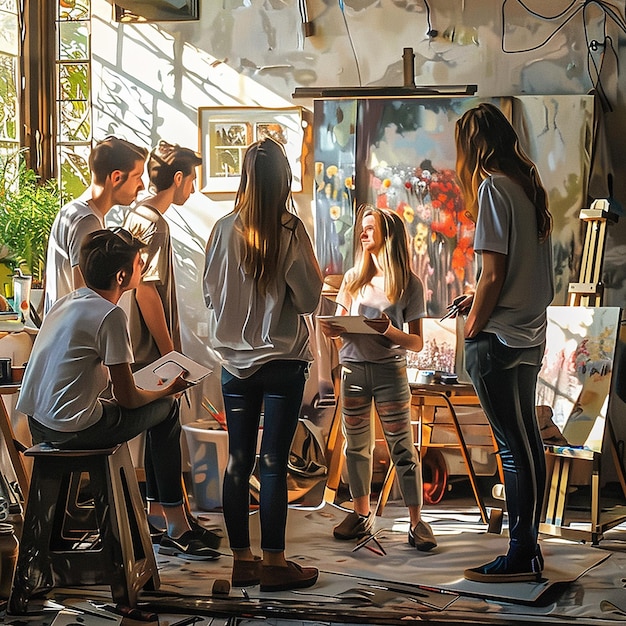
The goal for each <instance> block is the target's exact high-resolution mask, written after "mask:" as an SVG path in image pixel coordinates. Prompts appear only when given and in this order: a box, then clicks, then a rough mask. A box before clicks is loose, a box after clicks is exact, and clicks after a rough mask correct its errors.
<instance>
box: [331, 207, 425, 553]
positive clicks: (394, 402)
mask: <svg viewBox="0 0 626 626" xmlns="http://www.w3.org/2000/svg"><path fill="white" fill-rule="evenodd" d="M357 224H359V225H360V226H359V227H360V241H361V247H360V249H359V251H358V253H357V258H356V264H355V266H354V267H353V268H352V269H351V270H349V271H348V272H346V275H345V276H344V279H343V282H342V284H341V287H340V289H339V293H338V295H337V303H338V312H337V314H338V315H339V314H349V315H359V314H360V315H364V316H365V317H366V318H370V319H369V320H368V321H367V324H368V325H369V326H370V327H371V328H372V329H373V330H375V331H376V333H375V334H366V333H348V332H346V330H345V328H344V327H343V326H340V325H338V324H333V323H329V322H324V321H321V322H320V323H321V325H322V326H321V328H322V332H324V334H326V335H327V336H330V337H340V338H341V343H342V345H341V348H340V350H339V360H340V362H341V366H342V367H341V399H342V403H343V414H342V419H343V430H344V434H345V437H346V466H347V470H348V479H349V485H350V493H351V495H352V500H353V504H354V511H353V512H352V513H349V514H348V516H347V517H346V518H345V519H344V520H343V521H342V522H341V523H340V524H339V525H338V526H336V527H335V528H334V530H333V534H334V536H335V538H337V539H341V540H350V539H358V538H361V537H365V536H367V535H368V534H370V533H371V531H372V528H373V524H374V518H373V514H372V512H371V511H370V492H371V481H372V452H373V449H372V437H371V432H370V429H371V423H370V409H371V405H372V401H373V402H374V404H375V407H376V410H377V413H378V416H379V418H380V420H381V424H382V428H383V432H384V435H385V439H386V441H387V445H388V447H389V452H390V455H391V459H392V461H393V463H394V465H395V467H396V470H397V476H398V480H399V484H400V489H401V491H402V495H403V498H404V502H405V504H406V505H407V507H408V510H409V517H410V528H409V534H408V540H409V543H410V544H411V546H413V547H415V548H417V549H418V550H420V551H428V550H431V549H432V548H434V547H435V546H436V545H437V541H436V540H435V537H434V535H433V533H432V529H431V528H430V526H429V525H428V524H427V523H426V522H424V521H423V520H422V519H421V508H422V502H423V495H422V477H421V467H420V463H419V459H418V456H417V452H416V450H415V446H414V444H413V435H412V431H411V411H410V403H411V393H410V390H409V384H408V379H407V374H406V350H414V351H419V350H421V349H422V346H423V340H422V322H421V318H422V317H424V315H425V309H424V288H423V286H422V283H421V281H420V280H419V278H417V276H415V275H414V274H413V273H412V272H411V270H410V257H409V250H408V243H407V233H406V230H405V228H404V224H403V222H402V220H401V218H400V216H399V215H397V214H396V213H393V212H391V211H386V210H384V209H375V208H373V207H370V206H364V207H362V208H361V211H360V216H359V218H358V220H357ZM404 324H408V332H405V331H404V330H403V327H404Z"/></svg>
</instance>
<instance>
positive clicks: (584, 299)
mask: <svg viewBox="0 0 626 626" xmlns="http://www.w3.org/2000/svg"><path fill="white" fill-rule="evenodd" d="M578 217H579V219H580V220H581V221H583V222H585V223H586V224H587V229H586V231H585V242H584V244H583V252H582V261H581V265H580V275H579V282H577V283H570V284H569V288H568V293H569V298H568V301H567V303H568V305H570V306H580V305H582V306H601V305H602V296H603V295H604V285H603V284H602V267H603V265H604V246H605V243H606V234H607V232H606V229H607V226H608V225H609V223H616V222H617V219H618V217H617V215H615V213H611V212H610V211H609V203H608V201H607V200H595V201H594V202H593V203H592V204H591V208H589V209H582V210H581V211H580V214H579V216H578Z"/></svg>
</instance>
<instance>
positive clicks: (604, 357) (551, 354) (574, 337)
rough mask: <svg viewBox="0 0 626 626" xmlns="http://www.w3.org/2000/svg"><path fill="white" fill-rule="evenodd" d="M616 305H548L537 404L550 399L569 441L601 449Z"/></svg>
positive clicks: (616, 323)
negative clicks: (545, 337) (544, 347)
mask: <svg viewBox="0 0 626 626" xmlns="http://www.w3.org/2000/svg"><path fill="white" fill-rule="evenodd" d="M620 313H621V311H620V309H619V307H583V306H551V307H548V327H547V339H546V351H545V354H544V358H543V363H542V367H541V372H540V374H539V380H538V385H537V404H538V405H548V406H550V407H552V410H553V412H554V418H553V419H554V422H555V424H556V425H557V426H558V427H559V428H560V430H561V431H562V433H563V436H564V437H565V439H567V442H568V444H569V445H570V446H574V447H576V446H578V447H582V446H584V447H585V448H588V449H590V450H594V451H596V452H601V451H602V440H603V436H604V425H605V420H606V415H607V408H608V401H609V392H610V388H611V379H612V374H613V362H614V359H615V348H616V343H617V337H618V333H619V323H620Z"/></svg>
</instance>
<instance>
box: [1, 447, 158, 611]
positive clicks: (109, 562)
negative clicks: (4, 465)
mask: <svg viewBox="0 0 626 626" xmlns="http://www.w3.org/2000/svg"><path fill="white" fill-rule="evenodd" d="M25 454H26V455H27V456H32V457H33V460H34V463H33V472H32V476H31V483H30V492H29V496H28V502H27V505H26V513H25V518H24V530H23V532H22V537H21V541H20V549H19V556H18V561H17V567H16V570H15V576H14V578H13V589H12V591H11V596H10V598H9V607H8V609H9V612H10V613H12V614H15V615H23V614H25V613H26V609H27V605H28V600H29V598H30V597H31V596H32V595H33V594H34V593H37V592H44V591H47V590H49V589H50V588H52V587H53V586H55V585H56V586H78V585H110V586H111V595H112V597H113V599H114V600H115V601H116V602H117V603H121V604H123V605H125V606H130V607H132V606H135V605H136V602H137V595H138V593H139V591H140V590H141V589H142V588H143V587H144V586H145V587H147V588H148V589H150V590H155V589H157V588H158V587H159V583H160V581H159V575H158V572H157V566H156V559H155V557H154V552H153V548H152V543H151V541H150V533H149V531H148V524H147V521H146V514H145V511H144V508H143V502H142V499H141V495H140V493H139V487H138V485H137V478H136V476H135V469H134V467H133V464H132V462H131V458H130V453H129V451H128V445H127V444H126V443H123V444H120V445H118V446H116V447H114V448H109V449H106V450H57V449H55V448H52V447H50V446H47V445H45V444H40V445H37V446H34V447H32V448H29V449H28V450H27V451H26V453H25ZM87 480H88V484H87ZM85 494H87V497H85ZM81 500H82V501H81Z"/></svg>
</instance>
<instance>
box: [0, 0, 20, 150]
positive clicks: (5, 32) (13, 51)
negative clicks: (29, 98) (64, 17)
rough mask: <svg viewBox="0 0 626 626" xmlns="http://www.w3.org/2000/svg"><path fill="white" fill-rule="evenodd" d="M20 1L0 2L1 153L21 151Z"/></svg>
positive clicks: (1, 0) (8, 0)
mask: <svg viewBox="0 0 626 626" xmlns="http://www.w3.org/2000/svg"><path fill="white" fill-rule="evenodd" d="M18 36H19V23H18V7H17V0H0V153H1V154H7V153H13V152H14V151H15V150H16V149H18V148H19V110H18V98H17V87H18V84H19V82H18V57H19V41H18Z"/></svg>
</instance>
